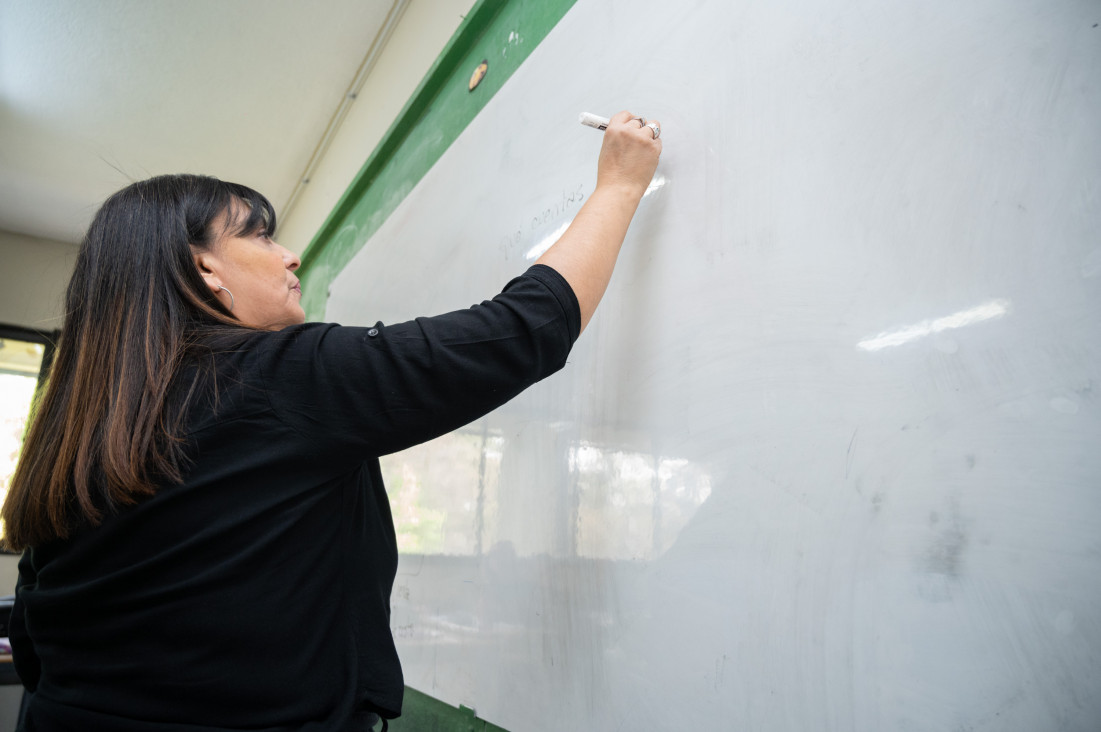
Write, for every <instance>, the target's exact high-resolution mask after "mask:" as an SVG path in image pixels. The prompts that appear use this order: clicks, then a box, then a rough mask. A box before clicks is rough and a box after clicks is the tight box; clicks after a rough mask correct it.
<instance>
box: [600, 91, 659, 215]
mask: <svg viewBox="0 0 1101 732" xmlns="http://www.w3.org/2000/svg"><path fill="white" fill-rule="evenodd" d="M647 124H652V125H654V126H655V127H656V128H657V129H656V130H655V129H654V128H651V127H647V126H644V125H647ZM660 130H661V125H660V124H659V123H658V122H656V121H654V120H650V121H646V120H643V119H642V118H640V117H636V116H634V115H632V114H631V113H630V112H620V113H619V114H617V115H615V116H614V117H612V118H611V119H610V120H609V121H608V129H607V130H605V131H604V144H603V145H602V146H601V148H600V158H599V159H598V162H597V173H596V186H597V188H600V187H601V186H613V187H614V186H624V187H626V188H628V189H633V190H635V191H636V192H637V194H638V196H639V198H641V197H642V194H643V193H645V192H646V188H647V187H648V186H649V185H650V180H651V179H652V178H653V177H654V170H656V169H657V166H658V156H659V155H661V140H660V139H659V138H658V135H659V134H660Z"/></svg>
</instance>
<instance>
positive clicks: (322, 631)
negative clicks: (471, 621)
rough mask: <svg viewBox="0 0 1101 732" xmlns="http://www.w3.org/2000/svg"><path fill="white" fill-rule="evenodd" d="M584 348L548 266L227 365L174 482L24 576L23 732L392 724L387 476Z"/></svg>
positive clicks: (288, 332)
mask: <svg viewBox="0 0 1101 732" xmlns="http://www.w3.org/2000/svg"><path fill="white" fill-rule="evenodd" d="M579 329H580V313H579V310H578V305H577V300H576V298H575V297H574V294H573V292H572V290H571V289H570V287H569V285H568V284H567V283H566V281H565V280H564V279H563V278H562V277H561V276H560V275H559V274H558V273H557V272H555V271H554V270H552V269H550V268H548V267H543V266H538V265H537V266H534V267H532V268H531V269H529V270H528V272H526V273H525V274H524V275H523V276H521V277H518V278H516V279H515V280H513V281H512V282H510V283H509V284H508V286H506V288H505V290H504V291H503V292H502V293H501V294H500V295H498V296H497V297H495V298H494V299H493V300H492V301H489V302H485V303H482V304H480V305H476V306H474V307H472V308H470V309H467V310H461V311H457V312H454V313H449V314H446V315H441V316H437V317H433V318H421V319H417V320H414V321H410V322H407V323H401V324H399V325H393V326H384V325H383V324H381V323H379V324H377V325H376V326H375V327H373V328H359V327H341V326H337V325H326V324H306V325H301V326H294V327H291V328H287V329H284V330H282V331H279V332H275V333H257V334H255V335H254V336H252V337H250V338H249V339H248V341H247V343H246V344H245V346H244V347H242V348H240V349H236V350H234V351H233V352H229V353H222V354H219V355H218V356H217V367H216V374H217V378H216V379H214V380H211V381H209V382H208V383H209V389H208V392H207V393H206V394H204V395H203V397H202V398H201V399H199V400H198V401H197V402H196V403H197V405H198V406H197V407H196V408H195V409H193V410H192V412H191V413H190V415H189V417H188V419H187V425H188V426H187V430H186V438H187V445H188V448H187V450H188V455H189V457H190V458H191V460H192V462H191V467H190V468H189V469H188V470H187V472H186V475H185V479H184V481H183V483H182V484H180V485H165V486H162V487H161V488H160V489H159V490H158V491H157V493H156V494H155V495H153V496H152V497H150V498H148V499H146V500H143V501H141V502H140V503H138V504H136V505H134V506H131V507H128V508H126V509H123V510H121V511H119V512H117V513H115V514H113V515H111V516H109V517H108V518H107V519H106V520H105V521H104V522H103V523H102V525H100V526H98V527H94V528H93V527H86V528H84V529H82V530H80V531H78V532H77V533H76V534H75V535H74V536H73V537H72V538H71V539H69V540H66V541H58V542H53V543H50V544H46V545H42V546H38V547H34V548H32V549H30V550H28V551H27V552H26V553H25V555H24V557H23V559H22V561H21V562H20V582H19V588H18V591H17V600H16V607H15V609H14V612H13V618H12V631H11V634H12V646H13V651H14V656H15V663H16V668H17V670H18V672H19V674H20V677H21V678H22V679H23V682H24V684H25V685H26V686H27V688H28V689H30V690H32V691H33V692H34V693H33V696H32V697H31V703H30V708H29V713H28V721H27V724H26V729H27V730H49V731H52V730H80V732H96V731H97V730H104V731H106V730H110V732H138V731H139V730H140V731H141V732H198V731H199V730H203V731H204V732H209V731H211V730H244V729H247V730H254V731H256V732H276V731H285V730H303V731H306V730H309V731H316V732H322V731H324V732H333V731H335V730H361V729H364V728H365V720H366V718H367V713H368V712H375V713H379V714H381V715H382V716H385V717H393V716H397V715H398V714H399V713H400V711H401V701H402V692H403V688H404V686H403V682H402V675H401V668H400V666H399V663H398V657H397V652H396V650H395V647H394V642H393V637H392V635H391V632H390V628H389V618H390V602H389V601H390V591H391V588H392V586H393V581H394V577H395V574H396V571H397V560H398V555H397V546H396V540H395V534H394V526H393V521H392V518H391V515H390V508H389V504H388V501H387V496H386V493H385V490H384V487H383V484H382V476H381V473H380V470H379V464H378V457H379V456H380V455H384V454H387V453H390V452H394V451H397V450H401V449H403V448H405V447H408V446H411V445H414V444H417V443H420V442H423V441H425V440H428V439H431V438H433V437H436V436H438V435H440V434H443V433H445V432H448V431H450V430H453V429H455V428H457V427H459V426H462V425H463V424H466V423H468V422H470V421H472V420H474V419H476V418H478V417H480V416H482V415H484V414H485V413H487V412H489V411H491V410H492V409H494V408H496V407H497V406H499V405H501V404H503V403H505V402H506V401H508V400H509V399H511V398H512V397H514V396H516V395H517V394H518V393H519V392H520V391H522V390H523V389H525V388H526V387H528V386H529V385H531V384H533V383H535V382H536V381H539V380H540V379H542V378H544V377H546V376H548V375H549V374H551V373H553V372H555V371H557V370H558V369H560V368H561V367H562V366H563V365H564V364H565V359H566V356H567V354H568V353H569V350H570V348H571V346H572V344H573V342H574V340H575V339H576V338H577V335H578V332H579ZM215 397H216V398H215Z"/></svg>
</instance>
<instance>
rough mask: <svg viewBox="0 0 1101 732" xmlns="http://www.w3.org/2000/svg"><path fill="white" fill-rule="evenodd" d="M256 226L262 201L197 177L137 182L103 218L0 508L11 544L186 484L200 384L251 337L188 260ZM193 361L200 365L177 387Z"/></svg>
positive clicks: (57, 532) (69, 299)
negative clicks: (192, 409)
mask: <svg viewBox="0 0 1101 732" xmlns="http://www.w3.org/2000/svg"><path fill="white" fill-rule="evenodd" d="M260 230H265V231H267V232H268V233H269V234H274V230H275V212H274V210H273V209H272V206H271V204H270V203H269V202H268V200H267V199H266V198H264V197H263V196H261V195H260V194H259V193H257V192H256V191H254V190H252V189H251V188H247V187H245V186H242V185H238V184H235V183H226V182H224V181H220V180H218V179H216V178H211V177H207V176H197V175H166V176H159V177H156V178H151V179H149V180H145V181H141V182H138V183H134V184H132V185H130V186H127V187H126V188H124V189H122V190H121V191H119V192H118V193H116V194H114V195H113V196H111V197H110V198H109V199H107V201H106V202H105V203H104V204H103V206H102V207H101V208H100V209H99V211H98V212H97V213H96V216H95V218H94V219H93V221H92V224H91V226H90V227H89V229H88V233H87V234H86V235H85V237H84V240H83V241H82V243H81V246H80V252H79V253H78V255H77V261H76V268H75V271H74V273H73V277H72V279H71V280H70V282H69V287H68V290H67V292H66V299H65V322H64V325H63V327H62V330H61V338H60V341H59V343H58V348H57V353H56V356H55V358H54V362H53V366H52V367H51V370H50V373H49V379H48V382H47V386H46V389H45V392H44V394H43V395H42V397H41V399H40V401H39V402H38V403H37V404H36V407H35V414H34V417H33V419H32V422H31V426H30V429H29V430H28V432H27V437H26V440H25V441H24V443H23V449H22V452H21V454H20V457H19V462H18V464H17V466H16V470H15V474H14V475H13V476H12V480H11V486H10V488H9V489H8V495H7V499H6V500H5V501H4V506H3V510H2V516H3V519H4V524H5V526H4V538H3V541H4V544H5V546H6V547H7V548H8V549H10V550H12V551H21V550H23V549H24V548H26V547H28V546H37V545H40V544H43V543H46V542H48V541H51V540H54V539H63V538H66V537H68V536H69V535H70V534H71V533H72V531H73V530H74V529H75V528H76V527H77V526H79V525H81V524H85V523H87V524H90V525H93V526H94V525H98V524H99V523H100V522H102V520H103V517H104V515H105V513H107V512H110V511H113V510H115V509H117V508H118V507H120V506H125V505H128V504H133V503H135V502H136V501H138V500H139V499H140V498H141V497H142V496H145V495H150V494H152V493H153V492H155V491H156V489H157V486H158V485H163V484H165V483H178V482H179V481H180V480H181V479H182V470H183V469H184V467H185V465H184V462H185V456H184V451H183V448H184V444H183V440H182V438H181V436H180V434H179V431H180V429H181V420H182V418H183V416H184V413H185V411H186V409H187V406H188V403H189V401H190V399H191V398H192V396H193V395H194V393H195V386H196V383H197V381H198V379H200V378H201V377H202V375H203V374H204V373H206V372H209V368H210V364H211V359H210V356H211V354H212V353H213V352H214V351H215V350H218V349H221V348H228V347H233V346H234V345H235V344H239V343H240V342H241V341H242V340H243V338H244V337H246V336H247V335H248V334H249V333H251V332H253V330H254V329H252V328H250V327H249V326H246V325H244V324H242V323H241V322H240V321H238V320H237V319H236V318H234V317H233V315H232V314H231V313H230V312H229V311H228V310H227V309H226V308H225V307H224V306H223V305H222V304H221V303H220V302H219V301H218V299H217V298H216V297H215V296H214V293H213V292H211V290H210V288H209V287H208V286H207V285H206V284H205V282H204V281H203V278H202V276H201V275H200V274H199V271H198V269H197V267H196V266H195V262H194V259H193V255H194V253H195V252H196V251H204V250H207V249H209V248H211V247H213V246H215V245H216V244H217V242H218V241H219V240H220V239H221V238H222V237H223V236H225V235H246V236H247V235H251V234H254V233H256V232H258V231H260ZM189 362H196V363H198V364H199V366H200V368H199V369H195V370H194V371H189V373H193V374H194V375H193V376H192V377H191V378H190V383H187V384H181V383H178V382H179V381H180V374H181V367H182V366H183V365H184V364H186V363H189Z"/></svg>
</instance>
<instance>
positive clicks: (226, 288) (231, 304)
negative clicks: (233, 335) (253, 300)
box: [218, 285, 237, 313]
mask: <svg viewBox="0 0 1101 732" xmlns="http://www.w3.org/2000/svg"><path fill="white" fill-rule="evenodd" d="M218 289H219V290H225V291H226V292H229V288H228V287H222V286H221V285H218ZM236 304H237V302H236V300H234V299H233V293H232V292H229V311H230V312H231V313H232V312H233V306H234V305H236Z"/></svg>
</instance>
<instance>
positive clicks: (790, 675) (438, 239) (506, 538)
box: [326, 0, 1101, 732]
mask: <svg viewBox="0 0 1101 732" xmlns="http://www.w3.org/2000/svg"><path fill="white" fill-rule="evenodd" d="M1099 20H1101V13H1099V12H1098V6H1097V4H1096V3H1095V2H1075V1H1073V0H1058V1H1055V0H998V1H997V2H995V1H993V0H976V1H975V2H968V3H953V4H949V3H943V2H942V3H932V4H930V3H914V2H909V1H908V0H884V1H882V2H876V3H870V2H842V1H841V0H815V1H813V2H808V1H807V0H802V1H801V2H790V1H789V2H765V1H764V0H742V1H738V2H719V1H718V0H714V1H710V2H709V1H701V2H685V3H679V4H676V5H675V6H674V5H673V4H670V3H668V2H656V0H632V1H631V2H622V1H620V0H611V1H609V0H579V1H578V3H577V4H576V5H575V6H574V7H573V9H571V10H570V12H569V13H567V15H566V16H565V17H564V19H563V20H562V21H561V22H560V23H559V25H558V26H557V27H556V28H555V29H554V30H553V31H552V32H551V34H550V35H549V36H548V37H547V38H546V39H545V40H544V41H543V42H542V43H541V44H540V45H539V47H538V48H536V49H535V50H534V52H533V53H532V55H531V56H530V57H529V58H528V60H527V61H526V62H525V63H524V65H523V66H522V67H521V68H520V69H519V71H517V72H516V74H515V75H514V76H513V77H512V79H511V80H510V81H509V82H508V83H507V84H506V86H505V87H504V88H503V89H502V90H501V91H500V92H499V93H498V94H497V95H496V96H495V97H494V99H493V100H492V101H491V102H490V103H489V104H488V105H487V106H486V107H485V109H484V110H483V111H482V112H481V114H480V115H479V116H478V117H477V118H476V119H475V120H474V121H473V123H472V124H471V125H470V126H469V128H468V129H467V130H466V131H465V132H464V133H463V134H462V135H461V136H460V138H459V139H458V140H457V142H456V143H455V144H454V145H453V146H452V147H451V148H450V149H449V150H448V151H447V153H446V154H445V155H444V156H443V157H442V158H441V159H440V161H439V162H438V163H437V164H436V165H435V167H434V168H433V169H432V170H431V171H430V172H429V173H428V174H427V175H426V177H425V178H424V179H423V180H422V181H421V182H420V184H419V185H418V186H417V187H416V188H415V189H414V190H413V191H412V192H411V193H410V195H409V196H408V198H407V199H406V200H405V201H404V203H403V204H402V205H401V206H400V207H399V209H398V210H397V211H396V212H395V213H394V214H393V215H392V216H391V217H390V218H389V220H388V221H387V222H386V223H385V224H384V225H383V226H382V227H381V228H380V229H379V230H378V232H377V233H376V234H375V235H374V236H372V237H371V238H370V240H369V241H367V242H366V245H365V246H364V248H363V250H362V251H361V252H360V253H359V254H358V255H357V257H356V258H355V259H354V260H353V261H352V262H351V263H350V264H349V265H348V266H347V267H346V269H345V270H344V271H343V272H342V273H341V274H340V275H339V276H338V277H337V279H336V280H335V281H334V283H333V287H332V290H331V297H330V300H329V303H328V309H327V313H326V317H327V318H328V319H329V320H333V321H337V322H342V323H347V324H368V323H374V322H375V321H376V320H383V321H384V322H398V321H402V320H406V319H409V318H411V317H414V316H417V315H428V314H433V313H437V312H444V311H448V310H452V309H456V308H461V307H466V306H468V305H470V304H472V303H474V302H478V301H480V300H482V299H485V298H488V297H490V296H492V295H493V294H494V293H496V292H497V291H499V290H500V288H501V287H502V286H503V285H504V283H505V282H507V281H508V280H509V279H510V278H511V277H513V276H515V275H516V274H518V273H520V272H522V271H523V270H524V269H525V268H526V267H527V265H528V264H530V262H531V261H532V260H533V259H534V258H535V257H536V256H537V254H538V252H539V251H541V250H542V248H544V247H545V246H546V244H547V243H549V242H551V241H553V240H554V238H555V237H556V236H558V235H559V234H560V233H561V231H562V230H563V227H564V226H565V225H566V224H568V222H569V221H570V219H571V218H572V216H573V215H574V214H576V211H577V208H578V207H579V205H580V204H581V203H583V201H584V200H585V199H586V198H587V196H588V195H589V194H590V193H591V192H592V189H593V185H594V182H595V159H596V153H597V151H598V149H599V145H600V134H599V133H598V132H595V131H593V130H591V129H588V128H583V127H581V126H579V125H578V124H577V121H576V118H577V114H578V113H580V112H583V111H588V112H594V113H598V114H604V115H611V114H613V113H615V112H616V111H618V110H619V109H623V108H628V109H631V110H633V111H635V112H637V113H640V114H643V115H645V116H647V117H650V118H654V119H659V120H660V121H661V122H662V125H663V130H664V132H663V139H664V140H665V149H664V153H663V156H662V159H661V163H660V165H659V168H658V172H657V176H656V178H655V183H654V185H653V186H651V191H650V193H649V194H648V195H647V196H646V198H645V199H644V200H643V202H642V204H641V207H640V209H639V213H638V215H637V217H636V219H635V221H634V223H633V224H632V228H631V232H630V234H629V235H628V237H627V241H626V243H625V246H624V250H623V254H622V256H621V259H620V263H619V266H618V269H617V271H616V274H615V276H614V278H613V281H612V285H611V287H610V289H609V292H608V294H607V296H606V298H605V301H604V303H603V304H602V305H601V308H600V310H599V311H598V312H597V315H596V317H595V319H594V320H593V322H592V324H591V325H590V327H589V329H588V330H587V331H586V332H585V333H584V334H583V335H582V337H581V339H580V340H579V342H578V344H577V345H576V347H575V349H574V351H573V353H572V354H571V357H570V362H569V364H568V366H567V367H566V368H565V370H564V371H562V372H560V373H559V374H556V375H555V376H553V377H551V378H550V379H548V380H546V381H544V382H543V383H541V384H539V385H537V386H536V387H534V388H532V389H531V390H529V391H528V392H526V393H524V394H523V395H521V396H520V397H518V398H517V399H515V400H514V401H513V402H511V403H510V404H508V405H506V406H505V407H503V408H502V409H500V410H498V411H496V412H494V413H493V414H491V415H489V416H488V417H486V418H485V419H483V420H480V421H478V422H476V423H474V424H472V425H469V426H468V427H466V428H464V429H463V430H460V431H459V432H457V433H455V434H453V435H449V436H447V437H445V438H442V439H440V440H437V441H435V442H433V443H430V444H429V445H426V446H423V447H420V448H416V449H414V450H411V451H408V452H406V453H402V454H399V455H396V456H392V457H390V458H387V459H386V460H385V461H384V471H385V473H386V478H387V483H388V487H389V489H390V491H391V497H392V502H393V506H394V514H395V522H396V525H397V528H398V533H399V537H400V542H401V547H402V557H401V563H400V569H399V573H398V578H397V584H396V587H395V591H394V596H393V599H392V602H393V619H392V620H393V631H394V634H395V636H396V638H397V640H398V645H399V652H400V655H401V658H402V663H403V666H404V669H405V673H406V683H407V684H408V685H409V686H411V687H414V688H416V689H418V690H420V691H423V692H425V693H427V694H430V695H432V696H435V697H437V698H440V699H443V700H445V701H447V702H449V703H451V704H453V705H457V704H465V705H467V706H470V707H473V708H475V709H476V711H477V713H478V716H479V717H481V718H483V719H486V720H489V721H491V722H493V723H494V724H497V725H500V726H502V727H504V728H506V729H510V730H514V731H516V732H519V731H524V732H528V731H531V730H536V731H538V730H548V731H549V730H561V729H572V730H673V729H698V730H768V731H769V732H783V731H785V730H791V731H793V732H794V731H796V730H938V731H940V730H986V729H989V730H1020V731H1021V732H1035V731H1036V730H1083V731H1085V730H1090V731H1093V730H1097V729H1098V728H1099V725H1101V612H1099V608H1101V449H1099V447H1101V400H1099V398H1101V319H1099V316H1101V235H1099V232H1101V135H1099V134H1098V131H1099V130H1101V86H1099V84H1101V81H1099V80H1101V76H1099V74H1098V71H1099V70H1101V29H1098V28H1097V27H1096V26H1097V23H1098V21H1099ZM522 42H523V39H522V38H519V37H514V38H512V39H510V43H522ZM507 51H508V49H507V48H505V49H502V53H506V52H507ZM491 63H492V60H491ZM345 234H347V235H348V236H355V235H356V232H355V231H352V232H345Z"/></svg>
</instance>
